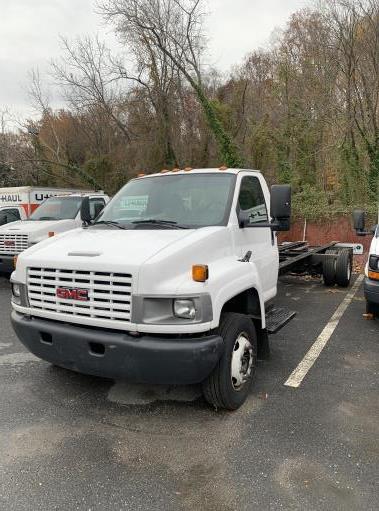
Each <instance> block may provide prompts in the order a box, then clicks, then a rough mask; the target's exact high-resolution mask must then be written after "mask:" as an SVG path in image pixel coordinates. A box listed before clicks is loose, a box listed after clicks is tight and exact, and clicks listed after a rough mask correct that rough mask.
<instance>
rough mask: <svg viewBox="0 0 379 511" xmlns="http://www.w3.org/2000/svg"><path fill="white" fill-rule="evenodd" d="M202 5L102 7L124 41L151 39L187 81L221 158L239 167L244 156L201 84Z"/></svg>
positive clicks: (163, 2)
mask: <svg viewBox="0 0 379 511" xmlns="http://www.w3.org/2000/svg"><path fill="white" fill-rule="evenodd" d="M203 6H204V2H203V0H104V1H103V2H102V3H101V5H100V10H101V12H102V14H103V15H104V17H105V19H106V20H108V21H111V22H113V23H114V24H115V26H116V30H117V32H118V33H119V34H120V35H121V38H123V39H124V41H125V42H128V41H130V40H131V39H134V40H135V38H139V39H141V40H146V41H148V43H149V45H150V47H151V48H154V49H155V50H156V51H157V52H158V53H160V54H161V55H162V57H166V58H167V59H168V60H169V61H170V62H171V63H172V65H173V66H174V68H175V69H176V70H177V71H178V72H179V73H180V74H181V75H182V76H183V77H184V78H185V79H186V80H187V81H188V83H189V84H190V85H191V87H192V88H193V89H194V91H195V92H196V95H197V98H198V100H199V102H200V103H201V105H202V107H203V110H204V113H205V116H206V118H207V121H208V124H209V127H210V129H211V130H212V132H213V134H214V136H215V138H216V140H217V144H218V146H219V150H220V155H221V157H222V158H223V159H224V161H225V163H226V164H227V165H229V166H231V167H238V166H240V165H241V164H242V162H241V158H240V156H239V154H238V151H237V149H236V147H235V145H234V143H233V141H232V139H231V137H230V136H229V135H228V133H227V132H226V130H225V129H224V127H223V125H222V123H221V121H220V119H219V118H218V116H217V112H216V110H215V108H214V106H213V104H212V102H211V101H210V100H209V99H208V98H207V95H206V92H205V89H204V86H203V83H202V60H201V59H202V57H203V54H204V49H205V37H204V32H203V20H204V11H203Z"/></svg>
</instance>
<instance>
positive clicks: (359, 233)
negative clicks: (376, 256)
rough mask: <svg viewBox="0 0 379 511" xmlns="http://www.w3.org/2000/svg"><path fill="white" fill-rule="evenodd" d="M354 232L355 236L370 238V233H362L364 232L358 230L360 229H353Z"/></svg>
mask: <svg viewBox="0 0 379 511" xmlns="http://www.w3.org/2000/svg"><path fill="white" fill-rule="evenodd" d="M355 232H356V234H357V236H370V235H372V232H370V231H364V230H360V229H355Z"/></svg>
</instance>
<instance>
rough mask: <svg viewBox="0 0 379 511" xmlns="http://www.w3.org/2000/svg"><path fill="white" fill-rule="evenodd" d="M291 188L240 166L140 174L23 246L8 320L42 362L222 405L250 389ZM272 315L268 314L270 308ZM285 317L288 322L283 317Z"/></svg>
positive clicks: (263, 347)
mask: <svg viewBox="0 0 379 511" xmlns="http://www.w3.org/2000/svg"><path fill="white" fill-rule="evenodd" d="M290 196H291V192H290V187H289V186H286V185H283V186H274V187H273V188H272V191H271V196H270V192H269V189H268V187H267V184H266V181H265V179H264V177H263V176H262V174H260V173H259V172H257V171H250V170H238V169H225V168H221V169H198V170H190V169H187V171H183V170H181V171H171V172H165V173H162V174H156V175H150V176H144V177H139V178H136V179H133V180H131V181H129V183H128V184H127V185H126V186H125V187H124V188H123V189H122V190H121V191H120V192H119V193H118V194H117V195H116V196H115V197H114V198H113V199H112V200H111V202H110V203H109V204H108V205H107V206H106V208H105V209H104V210H103V212H102V213H101V215H100V216H99V217H98V219H97V220H96V221H95V222H93V221H92V215H91V214H90V211H89V200H88V199H87V200H85V201H83V204H82V209H81V217H82V220H83V222H84V226H83V227H81V228H79V229H76V230H74V231H71V232H66V233H64V234H61V235H59V236H57V237H55V238H51V239H49V240H45V241H43V242H42V243H39V244H38V245H36V246H34V247H31V248H29V249H28V250H26V251H25V252H23V253H22V254H21V255H20V257H19V258H18V261H17V266H16V270H15V272H14V273H13V274H12V277H11V282H12V305H13V312H12V324H13V327H14V329H15V331H16V333H17V335H18V337H19V338H20V340H21V342H22V343H23V344H24V345H25V346H26V347H27V348H28V349H29V350H30V351H31V352H32V353H34V354H35V355H36V356H37V357H40V358H41V359H44V360H47V361H49V362H51V363H53V364H56V365H58V366H62V367H66V368H68V369H71V370H74V371H79V372H83V373H87V374H94V375H99V376H104V377H110V378H124V379H128V380H131V381H134V382H141V383H157V384H158V383H159V384H193V383H201V384H202V387H203V392H204V396H205V398H206V399H207V401H208V402H209V403H211V404H212V405H213V406H215V407H218V408H226V409H231V410H233V409H236V408H238V407H239V406H241V405H242V403H243V402H244V401H245V399H246V397H247V396H248V394H249V392H250V387H251V384H252V381H253V379H254V373H255V365H256V360H257V356H264V354H265V353H266V354H267V348H268V340H267V339H268V337H267V332H268V330H269V324H270V322H272V321H275V323H276V330H278V324H279V322H280V323H281V324H282V325H284V324H286V322H287V321H288V314H289V313H286V312H285V311H283V310H280V309H279V308H275V309H271V308H270V304H271V302H272V300H273V299H274V298H275V295H276V292H277V281H278V270H279V254H278V245H277V239H276V231H280V230H288V229H289V219H290V209H291V205H290V201H291V198H290ZM272 310H274V311H275V316H274V317H272V316H271V312H270V311H272ZM292 315H293V314H291V317H292Z"/></svg>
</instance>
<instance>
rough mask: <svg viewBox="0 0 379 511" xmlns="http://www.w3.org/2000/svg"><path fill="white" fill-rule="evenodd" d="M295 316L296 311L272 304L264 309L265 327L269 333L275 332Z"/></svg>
mask: <svg viewBox="0 0 379 511" xmlns="http://www.w3.org/2000/svg"><path fill="white" fill-rule="evenodd" d="M295 316H296V312H294V311H290V310H288V309H286V308H285V307H275V306H272V307H271V308H269V309H268V310H267V311H266V329H267V332H268V333H269V334H276V333H277V332H279V330H281V329H282V328H283V327H284V326H285V325H286V324H287V323H289V322H290V321H291V319H293V318H294V317H295Z"/></svg>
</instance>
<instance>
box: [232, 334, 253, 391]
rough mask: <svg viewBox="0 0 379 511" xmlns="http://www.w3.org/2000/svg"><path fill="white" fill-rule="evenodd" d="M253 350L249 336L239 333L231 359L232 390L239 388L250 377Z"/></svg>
mask: <svg viewBox="0 0 379 511" xmlns="http://www.w3.org/2000/svg"><path fill="white" fill-rule="evenodd" d="M253 362H254V352H253V347H252V345H251V342H250V341H249V337H248V335H247V334H246V333H241V334H240V335H239V336H238V337H237V339H236V342H235V343H234V346H233V353H232V361H231V371H230V372H231V380H232V385H233V388H234V390H241V389H242V387H243V386H244V385H245V383H246V382H247V381H248V380H249V379H250V377H251V373H252V370H253Z"/></svg>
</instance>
